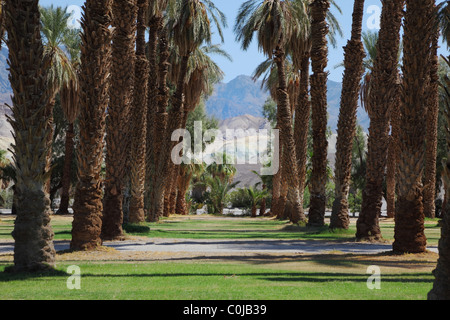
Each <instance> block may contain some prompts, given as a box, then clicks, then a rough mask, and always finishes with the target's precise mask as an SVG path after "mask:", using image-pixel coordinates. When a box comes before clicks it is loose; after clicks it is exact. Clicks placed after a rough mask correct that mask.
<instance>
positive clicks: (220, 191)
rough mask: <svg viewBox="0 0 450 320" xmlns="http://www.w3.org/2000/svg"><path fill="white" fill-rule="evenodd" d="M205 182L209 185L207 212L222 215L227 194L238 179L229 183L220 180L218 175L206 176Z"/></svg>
mask: <svg viewBox="0 0 450 320" xmlns="http://www.w3.org/2000/svg"><path fill="white" fill-rule="evenodd" d="M206 183H207V185H208V187H209V194H208V200H207V204H208V212H209V213H212V214H219V215H223V209H224V208H225V200H226V196H227V194H228V193H229V192H230V191H231V190H232V189H233V188H234V187H236V186H237V185H238V184H239V183H240V181H237V182H234V183H231V182H230V181H228V180H225V181H223V180H221V179H220V178H219V177H212V176H211V177H208V178H207V179H206Z"/></svg>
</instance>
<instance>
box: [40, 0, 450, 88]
mask: <svg viewBox="0 0 450 320" xmlns="http://www.w3.org/2000/svg"><path fill="white" fill-rule="evenodd" d="M243 2H244V0H215V1H214V3H215V4H216V6H217V7H218V8H219V9H220V10H222V11H223V12H224V13H225V15H226V16H227V19H228V28H227V29H225V30H224V37H225V43H224V44H223V49H225V50H226V51H227V52H228V53H229V54H230V55H231V56H232V57H233V62H229V61H228V60H226V59H223V58H220V57H214V60H215V61H216V62H217V63H218V64H219V66H220V67H221V68H222V70H223V71H224V72H225V79H224V82H229V81H230V80H232V79H234V78H235V77H237V76H239V75H251V74H252V73H253V71H254V70H255V68H256V66H257V65H258V64H259V63H261V62H262V61H264V56H263V55H262V54H261V53H260V52H259V51H258V47H257V45H256V43H253V44H252V46H251V47H250V48H249V49H248V50H247V51H242V50H241V46H240V44H239V43H237V42H235V35H234V33H233V26H234V21H235V18H236V15H237V12H238V10H239V7H240V5H241V4H242V3H243ZM335 2H336V3H337V4H338V5H339V6H340V8H341V10H342V15H341V14H339V13H338V12H337V11H336V9H335V8H333V7H332V11H333V12H334V13H335V15H336V17H337V19H338V20H339V22H340V24H341V28H342V30H343V32H344V36H343V37H342V38H338V39H337V40H338V41H337V46H336V48H332V47H330V49H329V62H328V71H329V72H330V76H329V78H330V80H333V81H336V82H342V74H343V68H337V69H336V68H335V66H336V65H338V64H339V63H341V62H342V61H343V59H344V54H343V49H342V48H343V47H344V46H345V44H346V43H347V40H348V39H349V38H350V34H351V23H352V12H353V1H351V0H335ZM83 3H84V0H40V4H41V5H42V6H49V5H51V4H53V5H54V6H71V5H73V6H79V7H81V5H82V4H83ZM380 13H381V1H380V0H366V1H365V16H364V22H363V28H364V30H365V31H366V30H371V29H372V30H374V31H376V26H377V23H376V22H377V19H379V14H380ZM374 28H375V29H374ZM219 42H220V39H217V40H216V43H219ZM440 53H441V54H445V55H447V54H448V51H447V50H446V48H445V47H443V48H441V49H440Z"/></svg>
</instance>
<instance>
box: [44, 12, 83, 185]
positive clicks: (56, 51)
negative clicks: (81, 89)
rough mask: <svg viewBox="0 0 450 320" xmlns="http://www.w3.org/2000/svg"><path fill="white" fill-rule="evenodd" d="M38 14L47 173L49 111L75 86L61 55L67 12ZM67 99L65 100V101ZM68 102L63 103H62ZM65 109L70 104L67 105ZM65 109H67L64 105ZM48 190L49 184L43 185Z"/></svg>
mask: <svg viewBox="0 0 450 320" xmlns="http://www.w3.org/2000/svg"><path fill="white" fill-rule="evenodd" d="M40 14H41V32H42V35H43V40H44V60H46V61H49V68H48V77H47V86H46V89H47V90H48V96H49V99H50V100H49V106H48V123H47V125H48V126H49V128H50V130H51V134H50V136H49V137H48V141H47V143H48V144H49V152H48V155H47V168H48V170H50V167H51V165H52V163H51V161H52V150H51V149H52V148H51V146H52V142H53V135H54V126H53V109H54V107H55V103H56V95H57V94H59V93H60V91H61V90H62V89H63V88H68V87H69V86H72V87H76V86H77V81H78V79H77V72H76V68H75V66H74V65H73V64H72V62H71V61H70V58H69V57H68V54H67V53H66V52H65V51H64V49H66V48H67V45H66V44H67V41H68V38H69V37H70V35H71V30H70V29H69V28H68V26H67V23H68V21H69V18H70V14H69V13H67V8H62V7H57V8H54V7H53V5H51V6H50V7H47V8H44V7H41V8H40ZM66 98H69V97H66ZM66 102H68V101H63V103H66ZM69 105H72V103H70V102H69ZM65 106H68V105H67V104H65ZM47 188H48V190H50V181H49V182H48V184H47Z"/></svg>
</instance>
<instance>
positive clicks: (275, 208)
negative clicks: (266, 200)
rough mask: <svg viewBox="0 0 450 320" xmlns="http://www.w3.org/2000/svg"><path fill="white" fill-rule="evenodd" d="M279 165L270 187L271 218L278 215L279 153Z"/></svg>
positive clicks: (280, 162)
mask: <svg viewBox="0 0 450 320" xmlns="http://www.w3.org/2000/svg"><path fill="white" fill-rule="evenodd" d="M276 129H277V130H279V125H278V124H277V127H276ZM280 148H282V145H281V144H280ZM279 157H280V159H279V164H280V167H279V168H278V172H276V173H275V174H274V176H273V182H272V184H273V186H272V203H271V207H270V214H271V216H278V213H279V212H280V209H279V205H280V203H279V202H280V195H281V167H282V161H283V153H282V152H281V150H280V152H279Z"/></svg>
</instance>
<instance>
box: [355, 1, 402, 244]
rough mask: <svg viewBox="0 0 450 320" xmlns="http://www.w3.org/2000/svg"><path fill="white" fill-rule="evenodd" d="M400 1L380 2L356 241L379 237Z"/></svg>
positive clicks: (393, 93) (400, 12) (394, 98)
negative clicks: (364, 167) (365, 166)
mask: <svg viewBox="0 0 450 320" xmlns="http://www.w3.org/2000/svg"><path fill="white" fill-rule="evenodd" d="M403 6H404V0H395V1H389V2H384V3H383V9H382V14H381V21H380V26H381V29H380V32H379V38H378V43H377V56H376V58H375V62H374V66H373V71H372V80H371V83H370V91H369V99H368V109H369V110H370V114H371V119H370V128H369V139H368V153H367V170H366V186H365V188H364V190H363V201H362V206H361V212H360V215H359V217H358V221H357V231H356V237H357V238H358V239H374V240H378V239H380V238H381V231H380V226H379V221H378V220H379V217H380V215H381V204H382V196H383V181H384V176H385V168H386V158H387V151H388V146H389V143H388V142H389V123H390V114H391V110H392V106H393V105H394V104H395V101H396V96H397V88H398V86H397V80H398V71H397V66H398V51H399V46H400V27H401V23H402V16H403V14H402V12H403V11H402V10H403Z"/></svg>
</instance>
